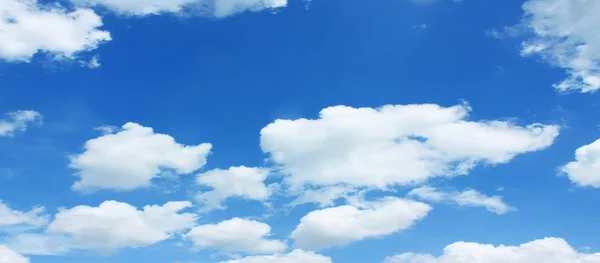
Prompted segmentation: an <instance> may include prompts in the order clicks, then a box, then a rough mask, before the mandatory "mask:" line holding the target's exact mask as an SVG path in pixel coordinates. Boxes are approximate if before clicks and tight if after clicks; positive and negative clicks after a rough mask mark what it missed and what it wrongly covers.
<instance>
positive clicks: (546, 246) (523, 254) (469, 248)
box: [383, 238, 600, 263]
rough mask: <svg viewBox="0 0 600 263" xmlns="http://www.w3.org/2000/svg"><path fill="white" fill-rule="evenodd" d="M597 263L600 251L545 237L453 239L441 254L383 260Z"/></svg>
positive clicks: (390, 262) (408, 262) (402, 262)
mask: <svg viewBox="0 0 600 263" xmlns="http://www.w3.org/2000/svg"><path fill="white" fill-rule="evenodd" d="M480 262H494V263H530V262H544V263H565V262H572V263H600V253H596V254H587V253H580V252H578V251H576V250H575V249H574V248H573V247H571V246H570V245H569V244H568V243H567V242H566V241H565V240H564V239H561V238H545V239H540V240H535V241H532V242H529V243H525V244H522V245H520V246H504V245H501V246H493V245H487V244H479V243H467V242H456V243H454V244H451V245H449V246H447V247H446V248H444V251H443V254H442V255H441V256H439V257H435V256H434V255H431V254H415V253H404V254H399V255H396V256H393V257H389V258H387V259H385V261H384V262H383V263H480Z"/></svg>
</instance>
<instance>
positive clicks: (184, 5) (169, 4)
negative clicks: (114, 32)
mask: <svg viewBox="0 0 600 263" xmlns="http://www.w3.org/2000/svg"><path fill="white" fill-rule="evenodd" d="M71 2H73V3H75V4H77V5H82V6H96V5H101V6H104V7H106V8H108V9H110V10H112V11H114V12H116V13H119V14H122V15H132V16H146V15H158V14H162V13H181V12H184V11H185V10H186V9H190V10H193V11H197V10H198V7H200V9H207V10H209V12H210V13H211V14H212V15H213V16H215V17H218V18H221V17H227V16H231V15H235V14H238V13H242V12H246V11H261V10H265V9H274V8H280V7H285V6H286V5H287V0H71Z"/></svg>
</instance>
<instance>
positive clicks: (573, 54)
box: [521, 0, 600, 92]
mask: <svg viewBox="0 0 600 263" xmlns="http://www.w3.org/2000/svg"><path fill="white" fill-rule="evenodd" d="M523 10H524V12H525V14H524V18H523V26H524V27H525V28H526V29H527V30H528V31H530V32H532V33H533V36H532V37H531V38H529V39H527V40H526V41H525V42H523V49H522V52H521V53H522V54H523V55H524V56H529V55H539V56H540V57H541V58H542V59H544V60H545V61H546V62H548V63H550V64H551V65H553V66H557V67H560V68H564V69H565V70H566V71H567V74H568V77H567V79H565V80H563V81H562V82H560V83H558V84H556V85H555V86H554V87H555V88H556V89H558V90H560V91H570V90H576V91H581V92H593V91H596V90H598V89H600V37H599V36H600V28H599V27H598V24H600V16H598V12H600V2H598V1H596V0H577V1H567V0H529V1H527V2H525V4H523Z"/></svg>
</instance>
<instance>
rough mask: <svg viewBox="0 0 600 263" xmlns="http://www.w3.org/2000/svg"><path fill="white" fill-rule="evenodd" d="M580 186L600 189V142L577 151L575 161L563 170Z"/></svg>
mask: <svg viewBox="0 0 600 263" xmlns="http://www.w3.org/2000/svg"><path fill="white" fill-rule="evenodd" d="M561 171H562V173H564V174H566V175H567V176H568V177H569V179H571V181H572V182H573V183H575V184H577V185H579V186H590V187H595V188H600V140H597V141H595V142H593V143H591V144H588V145H585V146H582V147H581V148H579V149H577V151H575V161H573V162H570V163H568V164H567V165H565V166H563V167H562V168H561Z"/></svg>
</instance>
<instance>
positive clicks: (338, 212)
mask: <svg viewBox="0 0 600 263" xmlns="http://www.w3.org/2000/svg"><path fill="white" fill-rule="evenodd" d="M430 210H431V207H430V206H429V205H426V204H424V203H419V202H415V201H411V200H405V199H398V198H394V197H387V198H384V199H381V200H378V201H375V202H360V204H352V205H345V206H339V207H333V208H326V209H322V210H317V211H313V212H310V213H309V214H308V215H306V216H304V217H303V218H302V219H301V220H300V224H299V225H298V226H297V227H296V229H295V230H294V231H293V232H292V234H291V235H290V237H291V238H292V239H293V240H294V241H295V246H296V247H298V248H302V249H308V250H320V249H324V248H328V247H332V246H343V245H346V244H348V243H350V242H353V241H359V240H362V239H366V238H374V237H382V236H386V235H390V234H393V233H395V232H398V231H400V230H404V229H407V228H409V227H410V226H412V225H413V224H414V223H415V222H416V221H418V220H420V219H423V218H424V217H425V216H427V214H428V213H429V211H430Z"/></svg>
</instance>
